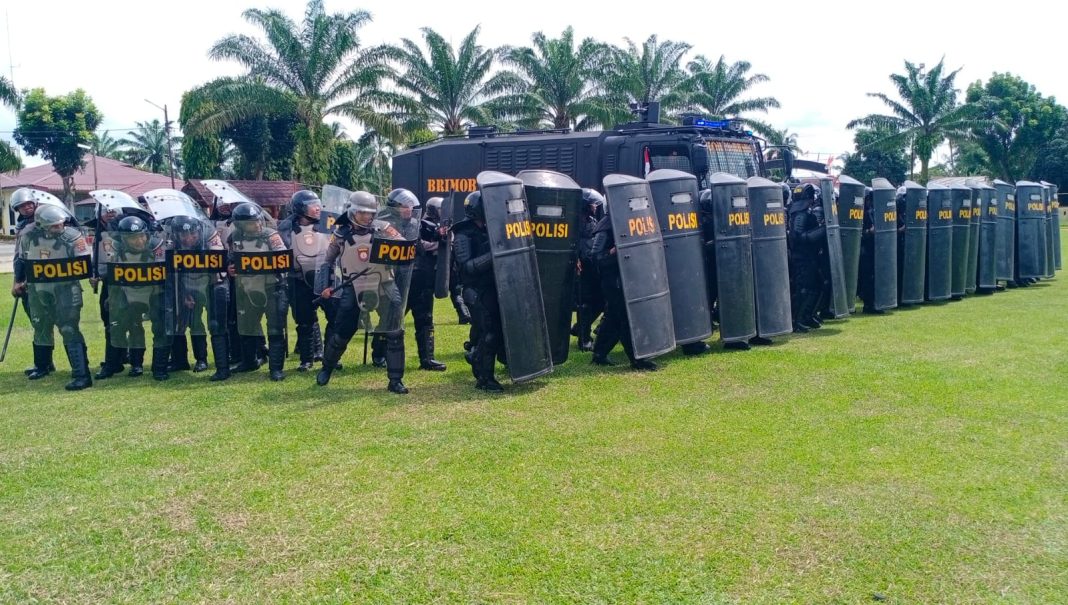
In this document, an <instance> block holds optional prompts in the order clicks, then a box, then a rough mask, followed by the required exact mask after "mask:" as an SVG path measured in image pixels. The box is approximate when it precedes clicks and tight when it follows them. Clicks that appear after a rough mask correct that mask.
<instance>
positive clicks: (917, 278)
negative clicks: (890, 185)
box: [898, 181, 929, 304]
mask: <svg viewBox="0 0 1068 605" xmlns="http://www.w3.org/2000/svg"><path fill="white" fill-rule="evenodd" d="M904 187H905V208H904V212H905V250H904V254H902V255H901V264H902V266H901V267H898V270H899V271H900V272H901V292H900V295H901V296H900V300H901V302H902V303H905V304H917V303H922V302H923V288H924V278H925V277H926V274H927V271H926V268H927V267H926V265H927V219H928V216H929V214H928V213H927V189H926V188H925V187H924V186H923V185H920V184H918V183H914V182H912V181H905V184H904Z"/></svg>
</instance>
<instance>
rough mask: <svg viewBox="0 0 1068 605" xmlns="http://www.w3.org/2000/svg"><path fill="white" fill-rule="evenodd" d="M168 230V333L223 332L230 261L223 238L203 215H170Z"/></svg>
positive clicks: (166, 229) (205, 333)
mask: <svg viewBox="0 0 1068 605" xmlns="http://www.w3.org/2000/svg"><path fill="white" fill-rule="evenodd" d="M150 205H151V203H150ZM165 232H166V233H167V239H168V240H169V242H170V243H169V245H168V250H167V253H166V254H167V255H166V258H167V285H166V289H165V292H164V295H165V297H166V305H165V309H166V315H167V330H168V333H169V334H171V335H182V334H185V333H187V332H188V333H189V334H191V335H193V336H205V335H208V334H216V335H217V334H222V333H224V332H225V330H226V311H227V307H226V306H227V288H228V280H227V279H226V269H227V264H228V263H227V260H226V250H224V249H223V245H222V239H221V238H220V237H219V234H218V233H217V232H216V231H215V228H214V226H213V225H212V224H211V222H210V221H208V220H207V219H206V218H203V217H201V218H197V217H192V216H181V215H179V216H175V217H171V218H170V220H167V221H166V228H165Z"/></svg>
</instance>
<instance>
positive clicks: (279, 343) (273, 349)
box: [267, 335, 286, 382]
mask: <svg viewBox="0 0 1068 605" xmlns="http://www.w3.org/2000/svg"><path fill="white" fill-rule="evenodd" d="M285 363H286V341H285V339H284V338H283V337H282V336H281V335H278V336H272V337H271V338H270V340H269V341H268V343H267V364H268V365H267V367H268V369H270V371H271V380H273V381H275V382H278V381H279V380H285V379H286V375H285V373H284V372H282V367H283V366H284V365H285Z"/></svg>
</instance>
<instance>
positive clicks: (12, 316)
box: [0, 296, 22, 362]
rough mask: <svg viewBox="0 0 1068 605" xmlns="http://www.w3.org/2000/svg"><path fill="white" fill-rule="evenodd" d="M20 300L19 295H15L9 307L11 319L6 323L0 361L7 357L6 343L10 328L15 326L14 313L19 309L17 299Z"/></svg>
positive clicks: (9, 337) (9, 338)
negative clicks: (13, 302) (5, 334)
mask: <svg viewBox="0 0 1068 605" xmlns="http://www.w3.org/2000/svg"><path fill="white" fill-rule="evenodd" d="M20 300H22V297H21V296H16V297H15V304H14V306H12V307H11V321H10V322H8V324H7V336H5V337H4V350H3V351H0V362H2V361H4V358H5V357H7V343H9V342H11V330H13V329H14V328H15V313H17V312H18V310H19V301H20Z"/></svg>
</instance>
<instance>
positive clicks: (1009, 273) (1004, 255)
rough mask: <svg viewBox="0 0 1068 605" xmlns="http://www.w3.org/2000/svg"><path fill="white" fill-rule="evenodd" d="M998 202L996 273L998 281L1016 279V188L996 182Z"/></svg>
mask: <svg viewBox="0 0 1068 605" xmlns="http://www.w3.org/2000/svg"><path fill="white" fill-rule="evenodd" d="M994 198H995V199H996V200H997V212H998V221H997V223H998V237H997V249H996V250H995V251H994V257H995V259H994V273H995V277H996V278H997V280H998V281H1005V282H1009V281H1012V280H1013V279H1014V273H1013V272H1014V267H1015V266H1016V188H1015V187H1013V186H1012V185H1010V184H1008V183H1006V182H1005V181H994Z"/></svg>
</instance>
